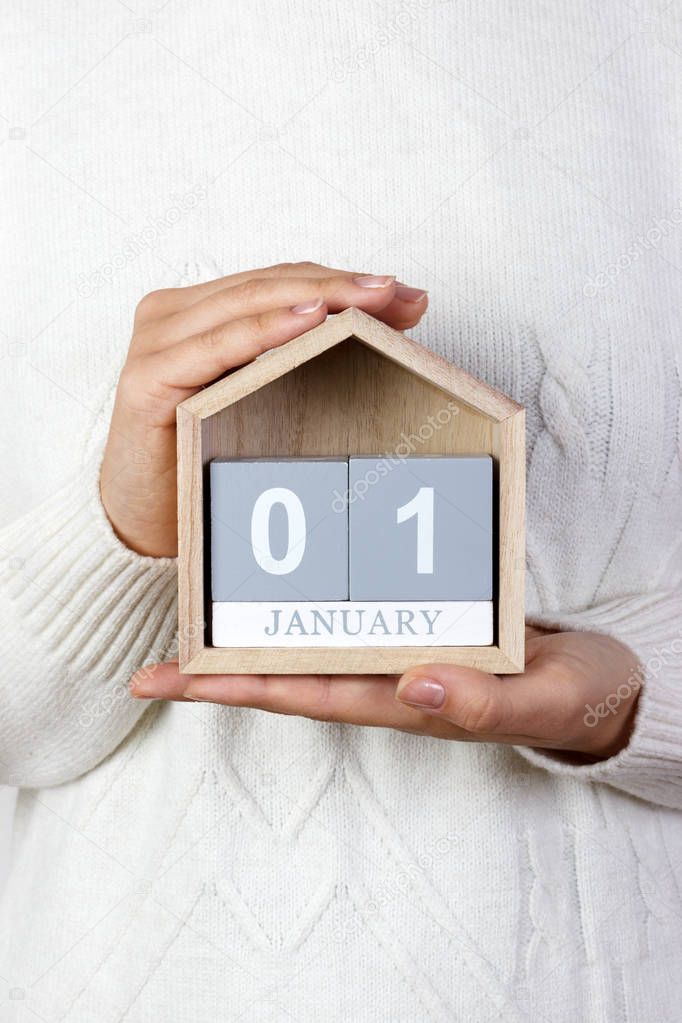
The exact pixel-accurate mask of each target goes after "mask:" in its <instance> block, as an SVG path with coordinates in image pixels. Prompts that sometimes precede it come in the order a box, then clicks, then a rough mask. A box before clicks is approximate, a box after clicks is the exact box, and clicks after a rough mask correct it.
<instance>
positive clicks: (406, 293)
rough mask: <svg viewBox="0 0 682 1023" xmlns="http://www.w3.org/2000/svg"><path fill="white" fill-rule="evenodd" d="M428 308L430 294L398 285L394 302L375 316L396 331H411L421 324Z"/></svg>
mask: <svg viewBox="0 0 682 1023" xmlns="http://www.w3.org/2000/svg"><path fill="white" fill-rule="evenodd" d="M428 306H429V296H428V292H426V291H424V290H423V288H412V287H408V286H407V285H405V284H396V287H395V295H394V297H393V300H392V301H391V302H389V304H388V305H387V306H385V308H384V309H382V310H380V311H379V312H378V313H374V315H375V316H376V318H377V319H378V320H383V322H384V323H386V324H388V326H389V327H393V328H394V330H411V329H412V327H414V326H416V325H417V324H418V323H419V321H420V320H421V318H422V316H423V315H424V313H425V312H426V310H427V309H428Z"/></svg>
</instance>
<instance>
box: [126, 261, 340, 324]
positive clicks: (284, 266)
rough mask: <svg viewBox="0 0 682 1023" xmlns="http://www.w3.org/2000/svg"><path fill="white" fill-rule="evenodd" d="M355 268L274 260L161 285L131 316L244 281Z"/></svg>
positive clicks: (168, 311)
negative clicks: (181, 284)
mask: <svg viewBox="0 0 682 1023" xmlns="http://www.w3.org/2000/svg"><path fill="white" fill-rule="evenodd" d="M358 274H359V271H357V270H339V269H337V268H335V267H329V266H323V265H322V264H321V263H313V262H310V261H308V260H305V261H303V262H300V263H276V264H274V265H273V266H265V267H260V268H258V269H256V270H243V271H240V272H239V273H235V274H229V275H228V276H226V277H217V278H216V279H215V280H213V281H203V282H202V283H201V284H191V285H189V286H187V287H184V288H161V289H160V290H158V291H152V292H150V293H149V294H148V295H145V296H144V298H143V299H142V301H141V302H140V303H139V304H138V306H137V310H136V314H135V318H136V320H137V322H138V323H145V322H148V321H149V320H154V319H158V318H159V317H161V316H168V315H172V314H173V313H175V312H178V310H180V309H187V308H188V307H189V306H191V305H194V304H195V303H196V302H199V301H201V300H202V299H204V298H206V297H207V296H208V295H212V294H213V293H214V292H216V291H223V290H225V289H226V288H233V287H238V286H239V285H241V284H243V283H245V282H246V281H249V280H253V279H257V280H277V279H278V278H280V277H290V278H291V277H297V278H301V277H309V278H312V279H315V278H318V277H337V276H344V277H357V276H358Z"/></svg>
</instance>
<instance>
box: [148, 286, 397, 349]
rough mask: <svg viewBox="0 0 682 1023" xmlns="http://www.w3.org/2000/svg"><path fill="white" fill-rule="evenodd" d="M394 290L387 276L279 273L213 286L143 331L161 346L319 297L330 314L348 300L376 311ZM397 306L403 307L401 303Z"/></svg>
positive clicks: (385, 303) (341, 307) (385, 304)
mask: <svg viewBox="0 0 682 1023" xmlns="http://www.w3.org/2000/svg"><path fill="white" fill-rule="evenodd" d="M395 290H396V288H395V278H394V277H392V276H383V277H376V276H371V275H358V276H356V277H349V276H336V277H321V278H319V279H308V278H305V277H293V278H292V277H282V278H279V279H277V280H269V279H266V278H260V279H259V278H257V277H252V278H250V279H249V280H246V281H244V282H243V283H241V284H238V285H235V286H234V287H229V288H223V289H222V290H220V291H214V292H212V293H211V294H210V295H207V296H206V297H205V298H203V299H201V301H199V302H195V303H194V305H191V306H188V307H187V308H186V309H182V310H180V311H179V312H176V313H174V314H173V315H171V316H167V317H165V318H163V319H161V320H158V321H155V322H154V323H153V324H151V325H150V327H149V328H148V333H149V334H150V335H151V342H152V345H154V346H162V347H167V346H168V344H169V343H171V342H174V341H181V340H183V339H185V338H188V337H191V336H193V335H194V334H200V333H202V332H203V331H206V330H211V329H213V328H214V327H217V326H218V325H220V324H224V323H230V322H231V321H232V320H238V319H242V318H243V317H245V316H257V315H259V314H261V313H266V312H271V311H272V310H273V309H282V308H291V307H293V306H297V305H303V304H306V303H309V302H316V301H321V302H324V304H325V305H326V306H327V308H328V309H329V312H331V313H336V312H340V310H342V309H347V308H348V307H349V306H353V305H354V306H358V308H360V309H364V310H365V311H366V312H369V313H372V314H376V313H379V312H380V310H382V309H383V308H385V307H386V306H387V305H388V304H389V303H390V302H392V300H393V298H394V296H395ZM400 305H401V307H403V306H405V305H406V303H404V302H402V303H400Z"/></svg>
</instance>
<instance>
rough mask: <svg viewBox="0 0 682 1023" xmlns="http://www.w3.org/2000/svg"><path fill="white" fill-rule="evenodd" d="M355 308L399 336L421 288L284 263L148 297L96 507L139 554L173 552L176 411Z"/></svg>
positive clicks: (414, 314)
mask: <svg viewBox="0 0 682 1023" xmlns="http://www.w3.org/2000/svg"><path fill="white" fill-rule="evenodd" d="M349 306H357V307H358V308H360V309H363V310H365V312H368V313H371V314H372V315H373V316H376V317H378V318H379V319H382V320H384V322H385V323H388V324H390V326H392V327H395V328H396V329H397V330H405V329H407V328H409V327H413V326H414V325H415V324H416V323H417V322H418V321H419V320H420V319H421V317H422V315H423V314H424V312H425V311H426V306H427V299H426V292H424V291H420V290H418V289H416V288H409V287H406V286H405V285H402V284H398V283H396V281H395V278H394V277H390V276H385V277H375V276H371V275H368V274H361V273H353V272H349V271H344V270H333V269H330V268H329V267H325V266H319V265H317V264H316V263H283V264H280V265H279V266H272V267H266V268H265V269H262V270H253V271H250V272H246V273H240V274H234V275H233V276H232V277H223V278H221V279H219V280H216V281H209V282H208V283H206V284H197V285H195V286H193V287H189V288H170V289H168V290H165V291H154V292H152V293H151V294H149V295H146V296H145V297H144V298H143V299H142V301H141V302H140V304H139V305H138V307H137V311H136V314H135V325H134V330H133V338H132V341H131V343H130V349H129V351H128V357H127V359H126V363H125V366H124V367H123V371H122V373H121V377H120V380H119V384H118V389H117V392H116V401H115V405H114V411H113V415H112V420H111V427H110V430H109V437H108V440H107V445H106V449H105V453H104V460H103V463H102V473H101V482H100V488H101V493H102V503H103V505H104V508H105V509H106V512H107V515H108V516H109V519H110V521H111V523H112V525H113V527H114V529H115V530H116V532H117V534H118V536H119V537H120V538H121V539H122V540H123V542H124V543H126V544H127V545H128V546H129V547H130V548H132V549H133V550H135V551H138V552H139V553H140V554H148V555H152V556H154V557H163V556H168V557H174V556H175V555H176V554H177V510H176V508H177V494H176V438H175V409H176V406H177V405H178V404H179V403H180V402H181V401H184V399H185V398H188V397H189V396H190V395H192V394H194V393H195V392H196V391H198V390H200V389H201V388H202V387H204V386H205V385H206V384H210V383H212V381H214V380H216V379H217V378H218V377H220V376H222V375H223V374H224V373H226V372H227V371H228V370H231V369H234V368H235V367H236V366H242V365H244V364H245V363H247V362H251V360H252V359H255V358H256V356H258V355H260V354H262V353H263V352H265V351H266V350H267V349H269V348H275V347H277V346H278V345H281V344H284V342H285V341H290V340H291V339H292V338H295V337H297V336H298V335H299V334H303V333H304V332H305V331H307V330H310V329H311V328H312V327H316V326H317V325H318V324H320V323H322V322H323V320H325V319H326V317H327V313H335V312H339V311H340V310H342V309H346V308H348V307H349Z"/></svg>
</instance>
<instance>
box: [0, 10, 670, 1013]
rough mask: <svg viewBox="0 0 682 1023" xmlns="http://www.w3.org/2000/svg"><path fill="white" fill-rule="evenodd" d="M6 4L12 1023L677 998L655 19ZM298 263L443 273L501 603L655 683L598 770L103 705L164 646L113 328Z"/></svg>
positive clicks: (321, 727) (245, 715)
mask: <svg viewBox="0 0 682 1023" xmlns="http://www.w3.org/2000/svg"><path fill="white" fill-rule="evenodd" d="M6 8H7V9H6V10H3V25H4V28H5V31H4V32H3V38H2V42H1V43H0V52H2V57H3V59H2V61H0V78H1V82H2V97H3V100H2V111H0V113H2V115H3V119H0V143H1V144H0V174H1V175H2V182H3V189H2V196H3V203H4V205H5V207H6V221H7V224H8V231H9V237H10V238H11V240H12V244H11V245H6V246H4V247H3V250H2V254H1V256H0V259H2V275H1V276H0V280H1V281H2V288H3V301H2V324H1V325H0V330H1V332H2V333H1V334H0V348H1V351H2V356H3V359H2V366H3V367H4V369H3V373H2V374H0V379H1V383H0V386H2V391H3V393H2V401H1V402H0V409H1V410H2V411H1V413H0V414H1V415H2V416H3V422H4V426H3V438H4V440H5V444H4V446H3V481H4V483H5V486H4V487H3V495H2V522H3V523H4V528H3V529H2V532H1V535H0V553H1V555H2V559H3V564H2V576H1V586H0V603H1V607H0V615H1V620H2V623H3V659H2V672H1V673H0V676H1V678H0V701H1V706H0V771H1V772H2V777H1V779H0V780H2V781H4V782H5V783H7V784H9V785H12V784H14V785H18V786H19V787H20V792H19V795H18V800H17V810H16V817H15V822H14V838H13V852H12V866H11V873H10V876H9V880H8V882H7V885H6V887H5V892H4V897H3V902H2V909H1V912H0V1020H2V1021H3V1023H4V1021H5V1020H7V1021H11V1023H14V1021H20V1023H28V1021H31V1023H35V1020H37V1019H38V1020H43V1021H45V1023H57V1021H60V1023H62V1021H63V1023H159V1021H162V1023H190V1021H191V1023H195V1021H198V1020H199V1021H207V1023H208V1021H211V1023H213V1021H214V1020H234V1021H237V1020H239V1021H244V1023H246V1021H253V1023H266V1021H267V1023H275V1021H277V1023H280V1021H281V1023H283V1021H292V1020H296V1021H299V1023H308V1021H310V1020H313V1019H321V1020H325V1021H338V1023H342V1021H344V1023H345V1021H347V1020H354V1021H358V1023H370V1021H371V1023H377V1021H381V1023H397V1021H400V1023H413V1021H415V1020H428V1021H430V1023H436V1021H438V1023H446V1021H447V1023H450V1021H452V1020H460V1019H461V1020H472V1021H475V1023H488V1021H490V1023H492V1021H493V1020H504V1021H505V1023H508V1021H527V1020H533V1021H542V1020H552V1021H553V1023H575V1021H576V1020H586V1021H589V1023H620V1021H624V1023H649V1021H651V1020H677V1019H679V1018H680V1017H681V1015H682V988H681V986H680V982H679V968H678V960H679V948H680V944H681V943H682V894H681V893H682V860H681V858H680V849H681V848H682V820H681V816H680V810H681V809H682V764H681V761H682V701H681V699H680V691H681V687H682V634H681V625H682V606H681V597H680V594H681V592H682V584H681V576H682V554H681V551H680V528H679V524H680V497H681V490H682V487H681V482H680V453H681V442H680V440H681V431H680V422H681V401H680V362H681V355H680V348H681V346H680V341H679V337H680V316H679V294H680V273H681V272H682V270H681V268H682V253H681V252H680V248H681V245H680V239H681V238H682V206H681V205H680V204H681V202H682V195H681V194H680V181H681V180H682V176H681V175H680V159H679V138H680V134H681V132H682V125H680V110H681V109H682V104H681V103H680V90H679V83H680V68H681V63H680V61H681V60H682V58H681V57H680V53H681V52H682V24H681V22H680V6H679V4H678V3H673V4H668V3H655V2H653V0H651V2H649V0H644V2H642V3H639V2H633V3H620V2H612V3H606V4H599V5H597V4H593V3H589V2H588V0H577V2H575V3H571V4H559V3H556V4H540V3H532V4H527V5H518V4H517V5H508V4H504V3H501V2H499V0H483V2H481V3H476V4H474V3H463V4H462V3H454V2H448V0H402V2H401V3H400V4H397V3H396V4H394V3H392V2H390V0H376V2H374V3H366V2H360V0H347V2H346V3H343V4H341V3H335V2H328V3H324V4H320V3H313V2H312V0H278V2H277V3H275V2H274V0H248V2H247V0H232V2H230V3H229V4H226V3H221V2H219V0H205V2H203V3H201V4H199V3H198V2H194V0H170V2H169V3H165V4H157V5H156V6H155V7H153V8H152V6H151V5H149V4H146V3H145V2H144V0H141V3H139V4H133V5H131V4H127V3H117V2H113V0H112V2H110V3H109V2H108V3H102V4H97V5H83V4H78V3H72V2H69V0H53V2H51V3H49V4H48V3H47V0H34V3H32V4H28V5H27V4H24V3H20V2H19V0H8V2H7V4H6ZM132 8H134V11H133V10H132ZM297 259H316V260H319V261H321V262H327V263H329V264H331V265H340V266H344V267H348V268H352V269H358V270H359V271H362V272H375V273H395V274H397V275H398V277H399V279H400V280H404V281H405V282H407V283H409V284H413V285H416V286H423V287H427V288H429V290H430V294H431V308H430V311H429V314H428V316H427V317H426V319H425V321H424V323H423V324H422V325H421V326H420V328H419V329H418V330H417V331H415V336H416V337H417V338H418V340H420V341H421V342H422V343H424V344H426V345H429V346H431V347H432V348H433V349H435V350H436V351H438V352H440V353H441V354H443V355H445V356H446V357H447V358H449V359H451V360H453V361H454V362H456V363H459V364H460V365H462V366H464V367H465V368H466V369H467V370H469V371H470V372H472V373H474V374H475V375H477V376H479V377H481V378H482V379H484V380H487V381H489V382H490V383H491V384H493V385H495V386H497V387H499V388H501V389H502V390H504V391H506V392H508V393H509V394H511V395H512V396H514V397H515V398H516V399H518V400H519V401H521V402H522V403H523V404H524V405H526V406H527V409H528V467H527V468H528V516H529V528H528V569H529V588H528V610H529V615H530V617H531V619H532V620H533V621H535V622H540V623H544V624H549V625H554V626H557V627H560V628H566V629H578V630H584V629H592V630H597V631H602V632H606V633H609V634H612V635H614V636H617V637H619V638H621V639H623V640H624V641H625V642H627V643H629V644H631V646H632V647H633V648H634V649H635V650H636V651H637V653H638V654H639V656H640V657H641V659H642V662H643V664H644V665H645V667H646V676H647V677H646V685H645V689H644V692H643V694H642V699H641V705H640V710H639V714H638V718H637V722H636V726H635V730H634V733H633V736H632V739H631V742H630V744H629V746H628V748H627V749H625V750H623V751H622V752H621V753H620V754H619V755H618V756H616V757H614V758H613V759H612V760H609V761H606V762H604V763H598V764H595V765H585V766H576V765H575V763H572V762H571V760H570V758H568V757H562V756H558V755H555V754H552V753H545V752H534V751H529V750H525V749H524V750H516V749H511V748H506V747H504V748H497V747H495V746H492V745H490V746H478V745H475V744H458V743H455V742H442V741H436V740H430V739H425V738H421V737H416V736H410V735H405V734H401V733H397V732H390V731H386V730H381V729H374V730H373V729H359V728H352V727H343V726H339V725H333V724H324V723H317V722H313V721H307V720H303V719H296V718H287V717H278V716H275V715H267V714H262V713H258V712H252V711H248V710H241V711H240V710H232V709H227V708H219V707H212V706H210V705H182V704H168V705H161V704H155V705H153V706H151V707H149V708H147V709H146V710H145V708H144V706H143V705H141V704H133V702H132V701H131V700H130V699H129V697H128V694H127V689H126V686H127V681H128V678H129V676H130V674H131V673H132V670H133V669H134V668H135V667H137V666H138V665H140V664H143V663H145V662H147V661H150V660H155V659H158V658H160V657H165V656H172V654H173V651H174V643H175V629H176V605H175V586H176V583H175V566H174V564H173V562H171V561H154V560H150V559H145V558H141V557H139V556H137V555H136V554H134V553H132V552H130V551H129V550H127V549H126V548H125V547H123V546H122V545H121V543H120V542H119V541H118V540H117V538H116V536H115V535H114V533H113V531H112V530H111V528H110V526H109V523H108V521H107V519H106V517H105V515H104V513H103V510H102V507H101V504H100V500H99V496H98V490H97V470H98V465H99V461H100V458H101V453H102V449H103V444H104V439H105V436H106V429H107V422H108V418H109V415H110V411H111V402H112V396H113V391H114V388H115V384H116V379H117V376H118V372H119V370H120V366H121V364H122V362H123V359H124V357H125V351H126V347H127V343H128V339H129V334H130V323H131V317H132V310H133V308H134V305H135V303H136V301H137V300H138V299H139V298H140V297H141V295H142V294H144V292H146V291H149V290H152V289H154V288H158V287H160V286H164V285H167V284H172V283H176V284H177V283H178V282H179V283H184V284H188V283H191V282H193V281H196V280H201V279H206V278H210V277H214V276H217V275H218V274H219V273H221V272H223V273H230V272H232V271H236V270H238V269H244V268H248V267H251V266H259V265H263V264H268V263H272V262H277V261H280V260H297Z"/></svg>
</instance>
